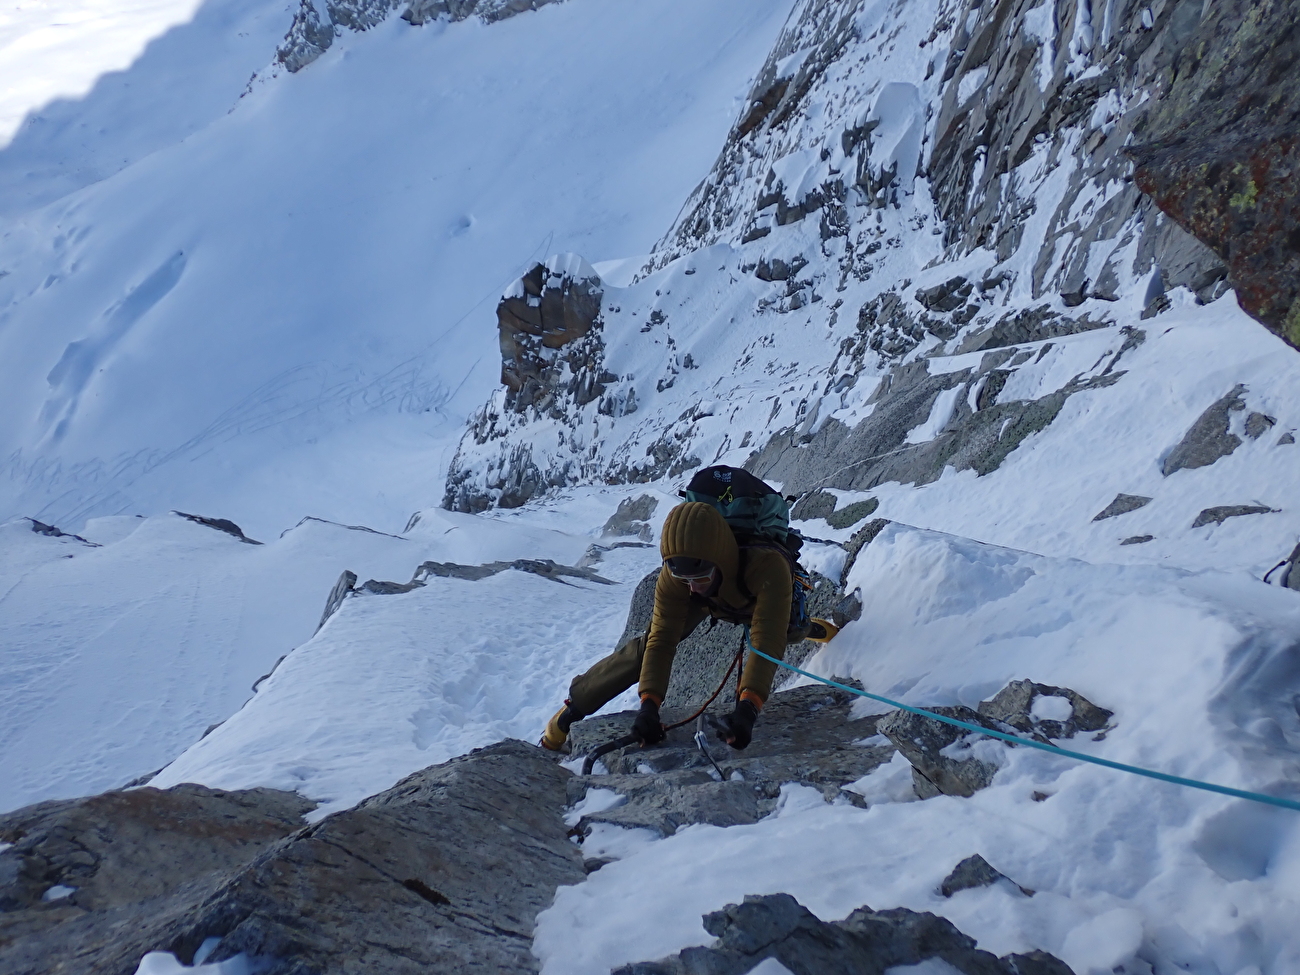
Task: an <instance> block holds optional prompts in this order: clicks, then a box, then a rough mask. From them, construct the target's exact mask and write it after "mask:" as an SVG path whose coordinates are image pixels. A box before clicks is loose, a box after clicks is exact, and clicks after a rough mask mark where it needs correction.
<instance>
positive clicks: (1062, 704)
mask: <svg viewBox="0 0 1300 975" xmlns="http://www.w3.org/2000/svg"><path fill="white" fill-rule="evenodd" d="M1029 713H1030V714H1031V715H1032V716H1033V717H1035V718H1037V719H1038V720H1039V721H1069V720H1070V717H1071V716H1072V715H1073V714H1074V705H1073V704H1071V703H1070V701H1069V698H1064V697H1054V696H1052V695H1049V694H1040V695H1039V696H1038V697H1036V698H1034V703H1033V704H1032V705H1031V706H1030V708H1029Z"/></svg>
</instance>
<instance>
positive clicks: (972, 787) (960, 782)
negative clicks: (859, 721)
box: [877, 705, 1004, 799]
mask: <svg viewBox="0 0 1300 975" xmlns="http://www.w3.org/2000/svg"><path fill="white" fill-rule="evenodd" d="M926 710H928V711H932V712H934V713H935V714H940V715H943V716H944V717H945V718H956V719H957V720H958V721H965V722H966V723H968V724H973V725H977V726H982V727H986V728H989V729H990V730H993V731H1003V730H1004V729H1002V728H999V727H998V726H997V725H996V724H995V723H994V722H992V721H989V720H988V719H986V718H984V717H982V716H981V715H980V714H979V713H977V712H975V711H972V710H971V709H970V708H968V707H962V706H961V705H957V706H956V707H935V708H927V709H926ZM877 730H878V731H879V732H880V734H882V735H884V736H885V737H886V738H888V739H889V740H890V741H892V742H893V743H894V746H895V747H896V748H897V749H898V750H899V751H900V752H902V753H903V756H904V757H905V758H906V759H907V760H908V761H909V762H911V763H912V786H913V788H914V789H916V794H917V795H918V796H920V797H921V798H922V799H929V798H931V797H933V796H937V795H948V796H962V797H968V796H973V795H974V794H975V793H976V792H978V791H979V790H980V789H983V788H984V787H985V786H987V785H989V784H990V783H991V782H992V781H993V776H994V775H996V774H997V771H998V766H997V765H995V764H993V763H992V762H987V761H984V760H982V759H978V758H974V757H972V756H970V755H967V756H965V757H963V758H952V757H949V756H948V755H944V754H942V752H943V750H944V749H949V751H952V750H953V749H951V748H950V746H952V745H954V744H956V743H958V742H963V743H964V744H965V745H966V746H969V745H970V744H972V743H973V742H974V741H975V740H976V739H978V738H979V736H978V735H976V734H975V733H974V732H968V731H965V730H964V729H962V728H957V727H954V726H953V725H950V724H945V723H944V722H942V721H935V720H934V719H933V718H927V717H924V716H922V715H919V714H912V713H911V712H910V711H902V710H899V711H891V712H890V713H889V714H887V715H885V716H884V717H883V718H881V720H880V723H879V724H878V725H877ZM964 750H967V751H968V750H969V747H967V748H965V749H964Z"/></svg>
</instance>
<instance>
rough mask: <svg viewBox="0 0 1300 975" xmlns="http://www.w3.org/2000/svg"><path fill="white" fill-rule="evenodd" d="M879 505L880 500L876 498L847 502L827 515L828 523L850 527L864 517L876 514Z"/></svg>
mask: <svg viewBox="0 0 1300 975" xmlns="http://www.w3.org/2000/svg"><path fill="white" fill-rule="evenodd" d="M879 507H880V501H879V500H878V499H876V498H867V499H866V500H865V501H854V502H853V503H852V504H846V505H845V506H844V507H843V508H837V509H836V510H835V511H833V512H831V513H830V514H829V515H827V517H826V524H828V525H830V526H831V527H832V528H850V527H852V526H853V525H856V524H857V523H858V522H860V521H861V520H862V519H863V518H869V517H870V516H871V515H873V514H875V512H876V509H877V508H879Z"/></svg>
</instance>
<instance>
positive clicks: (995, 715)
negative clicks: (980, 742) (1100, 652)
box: [979, 680, 1114, 741]
mask: <svg viewBox="0 0 1300 975" xmlns="http://www.w3.org/2000/svg"><path fill="white" fill-rule="evenodd" d="M1042 697H1057V698H1062V699H1063V700H1065V701H1068V702H1069V703H1070V716H1069V717H1068V718H1066V719H1065V720H1063V721H1060V720H1051V719H1046V718H1037V717H1035V716H1034V713H1033V710H1034V702H1035V701H1037V700H1038V699H1039V698H1042ZM979 713H980V714H982V715H983V716H984V717H986V718H991V719H992V720H993V721H995V722H1001V723H1003V724H1006V725H1010V726H1011V727H1012V728H1015V729H1016V730H1017V731H1022V732H1025V733H1027V734H1030V735H1033V736H1034V737H1035V738H1038V739H1039V740H1040V741H1041V740H1045V739H1051V738H1073V737H1074V736H1075V735H1076V734H1078V733H1079V732H1080V731H1102V730H1104V729H1105V728H1106V725H1107V722H1109V721H1110V719H1111V718H1112V717H1114V712H1113V711H1107V710H1106V709H1105V708H1100V707H1097V705H1095V704H1093V703H1092V702H1091V701H1089V700H1088V699H1087V698H1086V697H1084V696H1083V695H1082V694H1079V693H1076V692H1075V691H1072V690H1070V689H1069V688H1068V687H1055V686H1053V685H1051V684H1036V683H1034V682H1033V681H1031V680H1013V681H1012V682H1011V683H1010V684H1008V685H1007V686H1006V687H1004V688H1002V690H1000V691H998V692H997V694H995V695H993V697H991V698H990V699H989V700H987V701H981V702H980V705H979Z"/></svg>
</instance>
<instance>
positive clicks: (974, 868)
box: [939, 853, 1034, 897]
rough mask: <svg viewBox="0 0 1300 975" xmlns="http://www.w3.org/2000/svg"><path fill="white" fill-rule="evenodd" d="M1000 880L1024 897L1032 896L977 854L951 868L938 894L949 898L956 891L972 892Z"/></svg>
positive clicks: (1030, 891)
mask: <svg viewBox="0 0 1300 975" xmlns="http://www.w3.org/2000/svg"><path fill="white" fill-rule="evenodd" d="M1002 880H1005V881H1006V882H1007V883H1008V884H1010V885H1011V886H1012V887H1014V888H1015V889H1016V890H1018V891H1020V893H1022V894H1024V895H1025V896H1026V897H1033V896H1034V892H1033V891H1032V890H1029V889H1028V888H1027V887H1021V886H1020V885H1019V884H1018V883H1016V882H1015V881H1014V880H1010V879H1008V877H1007V875H1006V874H1004V873H1002V872H1001V871H1000V870H997V869H995V868H994V867H993V866H992V865H991V864H990V863H989V862H988V861H987V860H985V859H984V858H983V857H982V856H980V855H979V854H978V853H976V854H975V855H974V856H968V857H967V858H966V859H965V860H963V861H962V862H961V863H959V864H957V866H955V867H953V868H952V873H950V874H948V876H946V877H945V878H944V879H943V883H941V884H940V885H939V893H941V894H943V896H944V897H951V896H952V895H953V894H955V893H957V892H958V891H962V890H972V889H974V888H976V887H992V886H993V885H994V884H996V883H998V882H999V881H1002Z"/></svg>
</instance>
